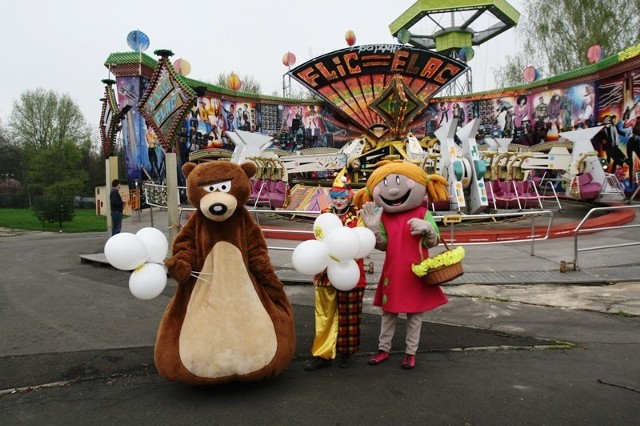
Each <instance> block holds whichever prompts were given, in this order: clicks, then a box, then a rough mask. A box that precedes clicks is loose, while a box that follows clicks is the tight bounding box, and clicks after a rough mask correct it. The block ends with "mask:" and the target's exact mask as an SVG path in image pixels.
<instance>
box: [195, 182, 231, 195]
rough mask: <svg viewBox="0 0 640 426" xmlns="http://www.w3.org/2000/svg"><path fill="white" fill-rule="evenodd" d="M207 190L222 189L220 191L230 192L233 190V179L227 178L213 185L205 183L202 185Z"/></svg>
mask: <svg viewBox="0 0 640 426" xmlns="http://www.w3.org/2000/svg"><path fill="white" fill-rule="evenodd" d="M202 189H204V190H205V191H206V192H213V191H220V192H229V191H231V181H230V180H226V181H224V182H220V183H214V184H211V185H204V186H203V187H202Z"/></svg>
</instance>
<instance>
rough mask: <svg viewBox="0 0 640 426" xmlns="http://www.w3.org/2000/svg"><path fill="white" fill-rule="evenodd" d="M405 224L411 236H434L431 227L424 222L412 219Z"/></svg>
mask: <svg viewBox="0 0 640 426" xmlns="http://www.w3.org/2000/svg"><path fill="white" fill-rule="evenodd" d="M407 223H408V224H409V229H411V235H424V236H427V237H428V236H430V235H432V234H435V231H434V230H433V226H431V224H430V223H429V222H427V221H426V220H422V219H417V218H415V217H414V218H413V219H409V221H407Z"/></svg>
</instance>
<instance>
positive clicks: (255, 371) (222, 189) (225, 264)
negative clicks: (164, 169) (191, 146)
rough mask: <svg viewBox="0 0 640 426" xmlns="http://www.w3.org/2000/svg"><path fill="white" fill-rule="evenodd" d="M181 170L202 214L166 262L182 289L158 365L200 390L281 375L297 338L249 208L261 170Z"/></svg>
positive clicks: (162, 333) (166, 320)
mask: <svg viewBox="0 0 640 426" xmlns="http://www.w3.org/2000/svg"><path fill="white" fill-rule="evenodd" d="M182 172H183V174H184V175H185V176H186V178H187V195H188V196H189V200H190V202H191V204H192V205H193V206H194V207H195V208H196V211H195V213H194V214H193V215H192V216H191V217H190V218H189V220H188V222H187V223H186V224H185V226H184V227H183V228H182V229H181V230H180V232H179V233H178V235H177V236H176V239H175V241H174V243H173V257H171V258H169V259H167V260H166V261H165V265H166V266H167V269H168V271H169V275H170V276H171V277H173V278H175V280H176V281H177V282H178V286H177V289H176V293H175V295H174V296H173V298H172V299H171V301H170V303H169V305H168V306H167V309H166V310H165V313H164V314H163V317H162V320H161V322H160V326H159V329H158V336H157V339H156V345H155V353H154V358H155V364H156V368H157V369H158V372H159V373H160V374H161V375H162V376H163V377H165V378H167V379H169V380H173V381H176V382H180V383H187V384H197V385H203V384H219V383H226V382H231V381H255V380H261V379H268V378H273V377H276V376H278V375H280V374H281V373H282V372H283V371H284V370H285V369H286V367H287V366H288V365H289V363H290V362H291V360H292V359H293V355H294V351H295V344H296V339H295V330H294V323H293V311H292V308H291V305H290V303H289V300H288V298H287V296H286V294H285V292H284V286H283V284H282V282H281V281H280V280H279V279H278V277H277V276H276V274H275V271H274V269H273V265H272V264H271V260H270V258H269V252H268V249H267V246H266V242H265V239H264V236H263V234H262V230H261V229H260V227H259V226H258V225H257V224H256V222H255V221H254V219H253V217H252V216H251V215H250V214H249V212H248V211H247V209H246V208H245V203H246V202H247V200H248V198H249V194H250V189H251V182H250V178H251V177H252V176H253V175H254V174H255V172H256V166H255V165H254V164H253V163H244V164H242V165H238V164H234V163H231V162H227V161H212V162H207V163H203V164H199V165H196V164H194V163H185V164H184V165H183V166H182Z"/></svg>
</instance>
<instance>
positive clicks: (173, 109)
mask: <svg viewBox="0 0 640 426" xmlns="http://www.w3.org/2000/svg"><path fill="white" fill-rule="evenodd" d="M180 78H181V77H179V76H178V75H177V73H176V71H175V69H174V67H173V65H172V64H171V63H169V61H168V59H167V57H166V56H162V57H161V59H160V61H159V62H158V65H157V66H156V69H155V71H154V74H153V77H152V79H151V82H150V83H149V88H148V89H147V91H146V92H145V94H144V96H143V98H142V99H141V100H140V104H139V106H140V112H141V113H142V115H143V116H144V118H145V119H146V121H147V125H149V126H151V127H153V129H154V130H155V132H156V134H157V135H158V136H159V138H160V141H161V144H162V147H163V148H164V149H167V148H168V147H170V146H171V144H172V140H173V137H174V135H175V133H176V132H177V130H178V128H179V126H180V125H181V123H182V119H183V118H184V117H185V116H186V115H187V113H188V112H189V109H190V108H191V106H192V105H193V104H194V103H195V101H196V99H197V94H196V93H195V91H193V90H192V89H191V88H189V87H188V86H187V85H186V84H184V83H183V82H182V81H181V80H180Z"/></svg>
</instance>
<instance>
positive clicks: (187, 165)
mask: <svg viewBox="0 0 640 426" xmlns="http://www.w3.org/2000/svg"><path fill="white" fill-rule="evenodd" d="M196 166H197V164H196V163H184V164H183V165H182V174H183V175H184V177H185V178H187V177H189V173H191V172H192V171H193V169H195V168H196Z"/></svg>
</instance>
